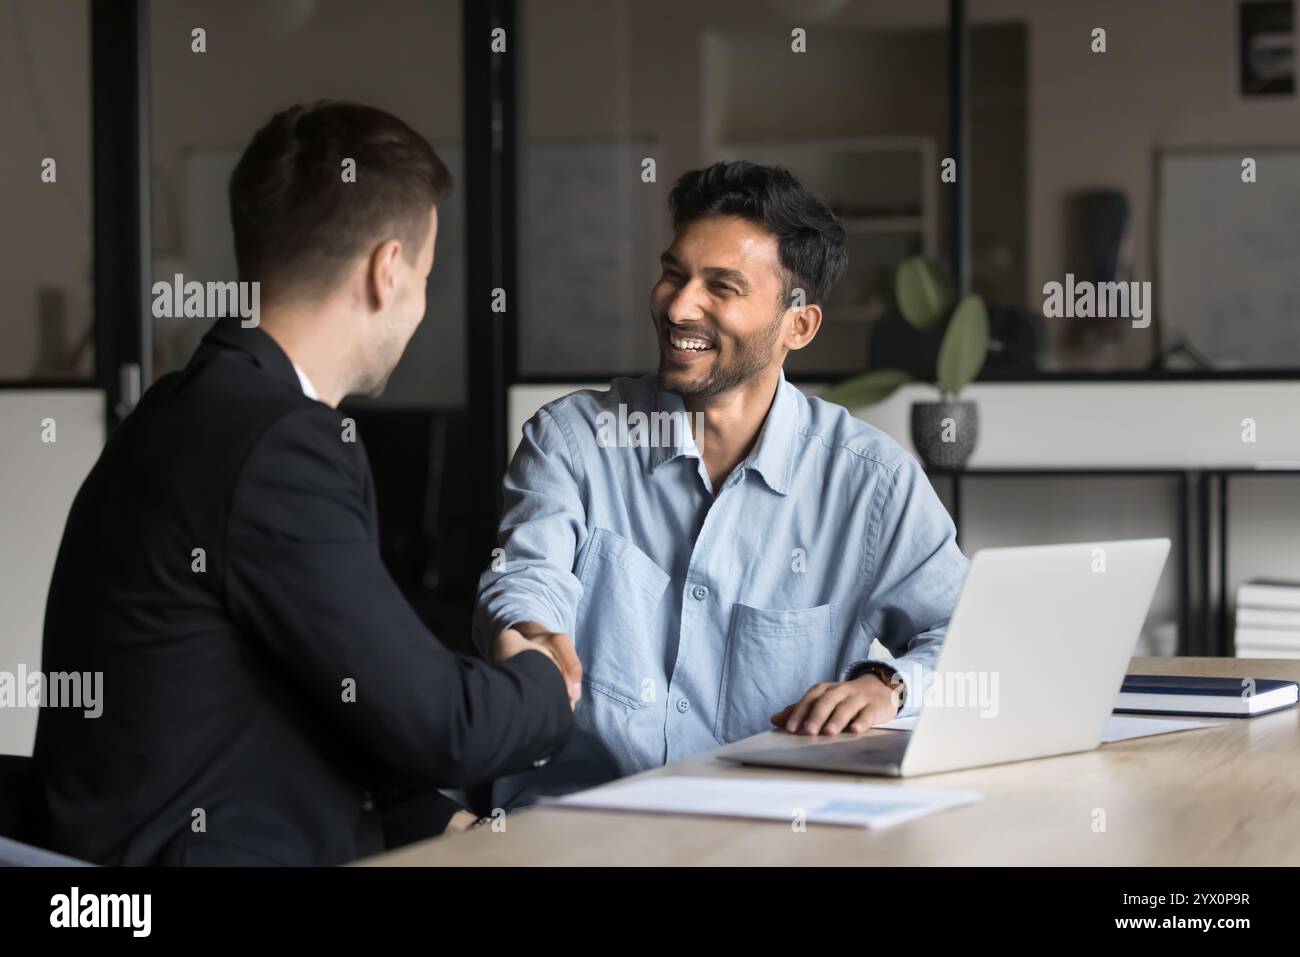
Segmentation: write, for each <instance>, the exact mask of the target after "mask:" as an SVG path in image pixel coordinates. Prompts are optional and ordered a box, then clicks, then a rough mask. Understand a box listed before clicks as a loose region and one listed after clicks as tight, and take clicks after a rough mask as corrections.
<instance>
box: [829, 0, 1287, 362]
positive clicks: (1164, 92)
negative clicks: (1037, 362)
mask: <svg viewBox="0 0 1300 957" xmlns="http://www.w3.org/2000/svg"><path fill="white" fill-rule="evenodd" d="M967 9H968V16H969V17H970V19H971V21H972V22H973V23H976V24H979V23H996V22H1004V21H1015V22H1021V23H1024V24H1025V25H1026V27H1027V30H1028V36H1029V47H1028V91H1029V110H1028V139H1027V149H1028V162H1027V164H1026V167H1027V171H1028V173H1027V187H1028V192H1029V199H1028V211H1029V213H1028V215H1029V223H1028V235H1029V244H1028V250H1027V257H1028V258H1027V268H1026V270H1025V289H1024V304H1025V305H1027V306H1030V307H1033V308H1041V305H1042V301H1043V295H1042V288H1043V284H1044V283H1046V282H1050V281H1052V280H1057V281H1060V280H1061V279H1062V278H1063V277H1064V274H1065V269H1066V264H1067V250H1066V235H1065V219H1064V213H1065V209H1066V206H1065V204H1066V201H1067V199H1068V198H1069V197H1070V195H1071V194H1073V193H1075V192H1078V191H1081V190H1088V189H1097V188H1116V189H1121V190H1123V191H1124V192H1125V193H1127V194H1128V197H1129V200H1130V202H1131V204H1132V221H1131V227H1130V228H1131V237H1130V238H1131V243H1132V246H1131V253H1132V265H1133V273H1134V278H1137V279H1154V275H1153V268H1154V263H1153V249H1152V230H1153V212H1154V210H1153V203H1154V188H1155V180H1154V173H1155V159H1154V155H1155V152H1156V151H1157V150H1161V149H1171V148H1191V147H1232V148H1234V149H1236V148H1241V149H1242V151H1243V155H1248V153H1247V152H1246V150H1247V149H1248V148H1249V147H1265V146H1273V147H1286V146H1290V147H1294V146H1300V123H1297V122H1296V101H1295V98H1293V97H1291V98H1288V97H1278V98H1276V99H1273V100H1271V101H1270V100H1254V101H1246V100H1243V99H1241V98H1240V97H1239V96H1238V95H1237V93H1236V88H1235V78H1236V73H1235V70H1236V50H1235V47H1234V44H1235V42H1236V19H1235V18H1236V9H1237V3H1236V0H1086V2H1081V0H969V2H968V3H967ZM946 13H947V3H946V2H945V0H909V2H908V3H906V4H897V3H891V2H889V0H854V2H851V3H849V4H848V5H847V6H846V7H845V9H844V11H843V13H842V14H841V15H840V17H841V18H842V19H843V21H844V22H846V23H869V24H880V23H887V22H893V23H894V24H895V25H897V26H900V27H903V26H917V25H925V24H937V23H942V22H943V20H944V18H945V17H946ZM1095 27H1102V28H1104V29H1105V30H1106V39H1107V52H1105V53H1093V52H1092V51H1091V48H1090V43H1091V31H1092V30H1093V28H1095ZM970 174H971V176H972V179H971V188H972V190H973V191H974V192H975V193H976V194H978V193H979V191H980V190H981V188H982V187H981V184H982V183H984V182H985V180H984V178H983V177H984V175H985V174H984V173H982V172H981V170H980V169H979V168H978V166H976V167H975V168H973V169H972V170H970ZM976 220H977V222H976V228H977V229H978V215H977V216H976ZM977 241H978V235H977ZM977 255H978V249H977ZM1159 305H1160V304H1159V302H1157V303H1156V308H1157V310H1158V309H1159ZM1061 331H1062V330H1061V329H1060V327H1053V326H1049V327H1048V332H1049V335H1050V337H1051V339H1052V341H1053V342H1054V343H1056V344H1057V346H1058V348H1059V347H1060V346H1061V345H1062V344H1061V341H1060V340H1061V335H1060V334H1061ZM1117 331H1119V332H1120V333H1121V335H1120V337H1119V339H1118V340H1117V342H1116V344H1115V346H1114V348H1115V350H1116V351H1117V352H1121V351H1122V352H1125V353H1129V351H1130V350H1133V349H1137V350H1139V351H1141V352H1145V351H1146V350H1149V349H1150V347H1151V345H1152V341H1153V339H1152V337H1151V336H1150V334H1149V332H1150V331H1149V330H1147V331H1143V330H1135V329H1132V328H1123V329H1120V330H1117ZM1073 358H1074V367H1075V368H1078V367H1080V363H1081V362H1082V361H1084V359H1085V357H1084V356H1082V355H1080V356H1075V357H1073ZM1087 358H1089V359H1090V360H1091V361H1094V362H1096V363H1098V364H1099V365H1100V364H1105V363H1109V362H1111V361H1113V356H1110V355H1106V354H1104V353H1101V352H1094V353H1092V354H1091V355H1090V356H1089V357H1087Z"/></svg>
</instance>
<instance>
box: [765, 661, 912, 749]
mask: <svg viewBox="0 0 1300 957" xmlns="http://www.w3.org/2000/svg"><path fill="white" fill-rule="evenodd" d="M899 688H900V685H899V684H887V683H886V682H885V680H884V679H883V678H881V677H880V676H879V675H863V676H862V677H860V678H854V679H853V680H852V681H840V682H824V683H822V684H816V685H813V686H812V687H811V688H809V689H808V692H807V694H805V695H804V696H803V697H802V698H800V699H799V700H798V701H796V702H795V703H794V704H792V705H790V706H789V707H788V708H783V709H782V710H780V711H778V712H777V713H776V714H774V715H772V723H773V724H774V725H776V726H777V727H780V728H785V730H787V731H789V732H790V733H791V734H839V733H840V732H841V731H852V732H855V733H857V732H860V731H866V730H867V729H868V728H870V727H871V726H872V725H873V724H884V723H885V722H886V721H891V720H893V718H894V717H895V716H896V715H897V714H898V706H899V702H900V700H901V698H900V697H899Z"/></svg>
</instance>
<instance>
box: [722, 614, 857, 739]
mask: <svg viewBox="0 0 1300 957" xmlns="http://www.w3.org/2000/svg"><path fill="white" fill-rule="evenodd" d="M833 618H834V611H833V609H832V607H831V606H830V605H818V606H817V607H816V608H804V609H799V610H795V611H772V610H768V609H763V608H753V607H751V606H749V605H742V604H736V605H733V606H732V612H731V628H730V630H729V631H728V634H727V651H726V658H725V659H724V661H723V665H722V687H721V689H720V692H719V694H718V716H717V721H716V722H715V725H714V729H713V735H714V737H716V738H717V739H718V740H719V741H721V742H722V743H724V744H728V743H730V742H732V741H739V740H740V739H741V738H747V737H749V736H750V735H753V734H758V733H759V732H760V731H770V730H772V727H773V726H772V721H771V717H772V715H774V714H776V712H778V711H780V710H781V709H782V708H784V707H785V706H786V705H791V704H794V703H795V702H796V701H798V700H799V699H800V698H802V697H803V695H804V693H805V692H806V691H807V690H808V689H809V688H811V687H812V686H813V685H815V684H817V683H818V682H819V681H834V680H836V674H835V661H836V656H837V652H838V649H837V648H836V647H835V642H834V620H833Z"/></svg>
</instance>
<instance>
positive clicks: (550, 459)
mask: <svg viewBox="0 0 1300 957" xmlns="http://www.w3.org/2000/svg"><path fill="white" fill-rule="evenodd" d="M570 442H571V437H570V436H568V435H566V434H565V426H564V425H563V424H562V423H561V421H560V420H559V419H557V418H556V417H555V416H553V415H552V413H551V412H550V411H549V410H548V409H546V408H543V409H542V410H541V411H539V412H538V413H537V414H536V415H535V416H533V418H532V419H530V420H529V421H528V423H527V424H526V425H525V426H524V435H523V441H522V442H520V444H519V448H518V450H517V451H516V452H515V455H514V458H513V459H512V460H511V462H510V468H509V470H508V471H507V473H506V477H505V481H504V483H503V495H504V500H505V501H504V509H503V515H502V519H501V526H500V539H499V543H500V547H499V548H498V549H497V550H496V551H494V552H493V556H492V562H491V564H490V565H489V566H488V569H487V571H485V572H484V573H483V576H482V578H481V579H480V580H479V596H478V604H477V608H476V611H475V623H474V624H475V627H474V634H475V640H476V641H477V643H478V646H479V648H480V650H482V651H483V652H484V654H487V653H488V649H489V648H490V647H491V643H492V640H493V638H495V637H496V635H497V634H498V633H499V632H500V631H501V630H502V629H503V628H507V627H509V626H510V625H512V624H515V623H516V622H520V621H536V622H538V623H539V624H542V625H545V626H546V627H547V628H550V629H551V630H553V631H557V632H563V633H564V634H568V635H572V634H573V633H574V630H575V629H576V627H577V613H578V604H579V602H580V601H581V600H582V583H581V582H580V581H579V580H578V578H577V576H576V575H574V574H573V568H574V559H575V557H576V556H577V554H578V552H579V550H580V549H581V548H582V545H583V542H584V541H585V540H586V536H587V528H586V509H585V507H584V506H583V502H582V497H581V487H582V481H583V479H582V473H581V470H580V467H579V466H578V465H577V463H578V462H579V458H578V457H577V455H576V454H574V451H573V449H572V447H571V444H570Z"/></svg>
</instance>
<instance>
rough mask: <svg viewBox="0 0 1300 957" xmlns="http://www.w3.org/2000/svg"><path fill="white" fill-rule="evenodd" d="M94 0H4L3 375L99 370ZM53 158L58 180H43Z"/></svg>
mask: <svg viewBox="0 0 1300 957" xmlns="http://www.w3.org/2000/svg"><path fill="white" fill-rule="evenodd" d="M88 11H89V3H88V0H6V2H4V3H2V4H0V215H2V216H3V217H4V219H5V221H6V222H7V224H10V225H7V226H6V235H7V236H8V235H9V234H10V230H11V229H12V230H14V231H16V232H15V233H14V235H16V236H17V237H18V238H17V240H16V241H9V240H8V239H6V242H5V244H4V252H3V255H0V381H2V380H5V379H26V378H29V377H37V378H49V377H58V378H68V377H74V378H75V377H85V378H89V377H90V375H91V374H92V369H93V350H91V349H87V350H83V351H82V352H81V354H80V356H79V359H78V361H77V362H76V363H75V364H74V363H72V362H71V361H70V360H69V358H68V357H69V356H70V354H71V351H72V348H73V347H74V346H75V344H76V343H77V342H79V341H80V340H82V339H83V338H84V337H85V336H86V335H88V334H89V332H90V328H91V230H90V212H91V207H90V200H91V190H90V75H89V71H90V57H89V52H90V25H89V21H90V17H89V12H88ZM46 157H49V158H50V159H53V160H54V161H55V163H56V166H55V173H56V177H57V178H56V179H55V181H54V182H52V183H47V182H43V181H42V179H41V174H42V163H43V161H44V159H45V158H46Z"/></svg>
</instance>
